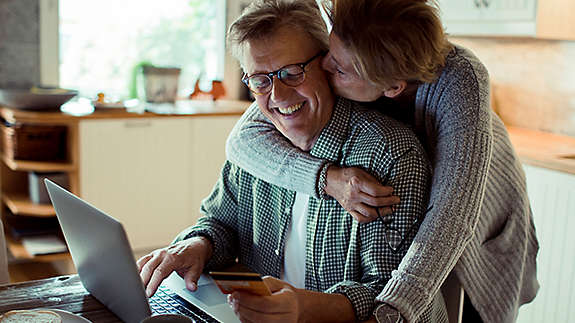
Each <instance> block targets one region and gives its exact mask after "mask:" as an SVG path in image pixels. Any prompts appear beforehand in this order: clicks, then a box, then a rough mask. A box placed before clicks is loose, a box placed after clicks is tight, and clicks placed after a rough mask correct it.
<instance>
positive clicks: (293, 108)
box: [278, 102, 303, 114]
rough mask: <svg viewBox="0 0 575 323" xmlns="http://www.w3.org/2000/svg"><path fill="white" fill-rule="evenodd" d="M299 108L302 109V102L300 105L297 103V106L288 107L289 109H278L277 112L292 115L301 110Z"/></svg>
mask: <svg viewBox="0 0 575 323" xmlns="http://www.w3.org/2000/svg"><path fill="white" fill-rule="evenodd" d="M301 107H303V102H302V103H298V104H294V105H290V106H289V107H285V108H282V107H278V110H279V111H280V113H281V114H292V113H294V112H296V111H297V110H299V109H301Z"/></svg>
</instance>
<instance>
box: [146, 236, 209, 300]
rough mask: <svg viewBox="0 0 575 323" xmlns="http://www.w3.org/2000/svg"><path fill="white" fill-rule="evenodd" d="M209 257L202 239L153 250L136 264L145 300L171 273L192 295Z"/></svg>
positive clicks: (184, 241)
mask: <svg viewBox="0 0 575 323" xmlns="http://www.w3.org/2000/svg"><path fill="white" fill-rule="evenodd" d="M211 255H212V244H211V243H210V241H209V240H208V239H206V238H203V237H193V238H190V239H186V240H182V241H179V242H177V243H175V244H173V245H170V246H167V247H165V248H162V249H157V250H154V251H152V252H151V253H149V254H148V255H146V256H144V257H142V258H140V259H139V260H138V270H139V271H140V277H141V278H142V282H143V283H144V287H145V288H146V295H147V296H148V297H150V296H152V295H154V293H155V292H156V290H157V289H158V286H160V284H161V283H162V281H163V280H164V279H165V278H166V277H168V276H169V275H170V274H171V273H172V272H173V271H176V272H177V273H178V274H179V275H180V276H182V277H183V278H184V281H185V282H186V287H187V288H188V289H189V290H191V291H195V290H196V289H197V284H198V279H199V278H200V275H201V274H202V270H203V269H204V265H205V264H206V262H207V261H208V259H209V258H210V257H211Z"/></svg>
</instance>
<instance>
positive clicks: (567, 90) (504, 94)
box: [451, 37, 575, 137]
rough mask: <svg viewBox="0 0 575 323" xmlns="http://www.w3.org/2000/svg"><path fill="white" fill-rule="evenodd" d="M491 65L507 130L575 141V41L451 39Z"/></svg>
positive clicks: (497, 100)
mask: <svg viewBox="0 0 575 323" xmlns="http://www.w3.org/2000/svg"><path fill="white" fill-rule="evenodd" d="M451 41H452V42H454V43H456V44H460V45H462V46H465V47H467V48H469V49H471V50H472V51H473V52H475V54H476V55H477V56H478V57H479V58H480V59H481V61H482V62H483V63H484V64H485V65H486V66H487V69H488V70H489V74H490V76H491V82H492V86H493V91H494V93H493V94H494V100H495V106H496V110H497V113H498V114H499V115H500V116H501V118H502V119H503V121H504V122H505V123H506V124H508V125H513V126H518V127H524V128H530V129H537V130H542V131H547V132H553V133H558V134H564V135H569V136H572V137H575V42H573V41H554V40H540V39H529V38H471V37H466V38H462V37H457V38H456V37H452V38H451Z"/></svg>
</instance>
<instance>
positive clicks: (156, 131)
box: [79, 115, 239, 250]
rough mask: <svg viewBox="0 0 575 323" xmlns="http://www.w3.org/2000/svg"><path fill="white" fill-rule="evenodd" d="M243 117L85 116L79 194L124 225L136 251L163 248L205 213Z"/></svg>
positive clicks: (82, 123)
mask: <svg viewBox="0 0 575 323" xmlns="http://www.w3.org/2000/svg"><path fill="white" fill-rule="evenodd" d="M238 119H239V116H238V115H234V116H197V117H182V118H177V117H167V118H166V117H158V118H131V119H105V120H104V119H99V120H95V119H91V120H82V121H81V122H80V126H79V137H80V143H79V147H80V151H79V155H80V163H79V171H80V176H79V178H80V194H81V196H82V197H83V198H84V199H86V200H87V201H89V202H90V203H92V204H93V205H94V206H96V207H98V208H99V209H101V210H103V211H105V212H107V213H108V214H109V215H111V216H113V217H115V218H117V219H118V220H120V221H121V222H122V223H123V224H124V227H125V229H126V232H127V234H128V238H129V240H130V243H131V244H132V247H133V248H134V249H135V250H148V249H153V248H157V247H162V246H165V245H167V244H168V243H169V242H170V241H172V239H173V238H174V237H175V236H176V235H177V234H178V233H179V232H180V231H181V230H183V229H185V228H187V227H188V226H190V225H193V224H194V223H195V222H196V220H197V218H198V217H199V216H200V212H199V209H200V204H201V201H202V200H203V199H204V198H205V197H207V196H208V194H209V193H210V192H211V190H212V188H213V186H214V184H215V183H216V180H217V179H218V176H219V174H220V170H221V166H222V165H223V163H224V161H225V142H226V139H227V136H228V134H229V132H230V131H231V129H232V128H233V126H234V125H235V123H236V122H237V120H238Z"/></svg>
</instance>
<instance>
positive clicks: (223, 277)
mask: <svg viewBox="0 0 575 323" xmlns="http://www.w3.org/2000/svg"><path fill="white" fill-rule="evenodd" d="M210 276H212V279H213V280H214V281H215V282H216V285H218V287H219V288H220V290H221V291H222V293H224V294H231V293H233V292H234V291H242V292H249V293H252V294H256V295H260V296H270V295H271V294H272V293H271V292H270V289H269V288H268V286H267V285H266V284H265V283H264V281H263V280H262V276H261V275H260V274H258V273H247V272H245V273H244V272H223V271H210Z"/></svg>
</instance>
